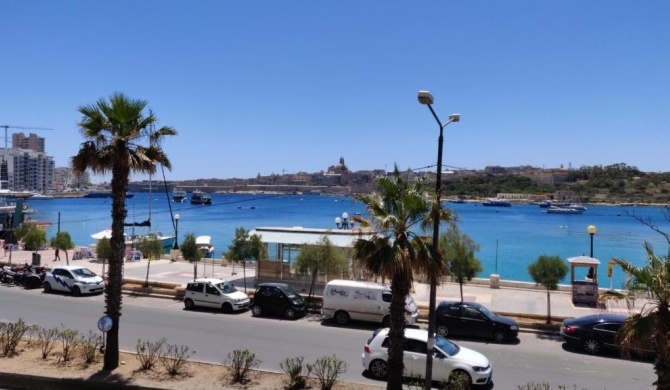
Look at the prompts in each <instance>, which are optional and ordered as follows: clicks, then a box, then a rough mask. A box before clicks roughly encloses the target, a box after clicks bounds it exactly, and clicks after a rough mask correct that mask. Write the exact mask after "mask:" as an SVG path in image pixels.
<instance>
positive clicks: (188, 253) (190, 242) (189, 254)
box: [179, 233, 202, 280]
mask: <svg viewBox="0 0 670 390" xmlns="http://www.w3.org/2000/svg"><path fill="white" fill-rule="evenodd" d="M179 250H180V251H181V256H182V257H183V258H184V259H186V260H188V261H189V262H190V263H193V280H196V279H198V262H199V261H200V259H201V258H202V253H201V252H200V249H198V246H197V245H196V244H195V235H194V234H193V233H187V234H186V236H185V237H184V242H182V243H181V245H179Z"/></svg>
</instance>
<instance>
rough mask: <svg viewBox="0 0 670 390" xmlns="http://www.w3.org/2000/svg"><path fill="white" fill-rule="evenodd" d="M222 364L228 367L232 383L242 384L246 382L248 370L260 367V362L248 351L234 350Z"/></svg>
mask: <svg viewBox="0 0 670 390" xmlns="http://www.w3.org/2000/svg"><path fill="white" fill-rule="evenodd" d="M223 364H224V365H225V366H226V367H228V369H229V370H230V373H231V374H232V376H233V382H235V383H244V382H246V381H247V374H248V373H249V370H251V369H253V368H256V367H258V366H260V364H261V360H259V359H257V358H256V355H255V354H253V353H251V352H250V351H249V350H248V349H245V350H239V349H236V350H234V351H233V352H230V353H229V354H228V356H227V357H226V360H225V361H224V362H223Z"/></svg>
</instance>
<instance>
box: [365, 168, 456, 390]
mask: <svg viewBox="0 0 670 390" xmlns="http://www.w3.org/2000/svg"><path fill="white" fill-rule="evenodd" d="M375 184H376V187H377V190H376V191H375V192H373V193H372V194H364V195H356V199H358V200H359V201H361V202H362V203H363V204H364V205H365V208H366V210H367V211H368V213H369V215H370V217H369V219H366V218H362V217H359V216H355V217H354V218H353V220H354V221H355V222H358V223H359V224H360V228H361V229H370V228H373V229H374V230H375V232H376V234H375V235H374V236H373V237H372V238H370V239H369V240H366V239H358V240H356V241H355V242H354V247H353V259H354V261H355V262H356V263H357V264H358V265H360V266H361V268H362V269H363V270H364V271H365V272H366V274H368V276H375V277H377V276H381V277H382V278H388V279H389V280H390V281H391V291H392V293H391V308H390V317H391V319H390V323H389V325H390V329H389V348H388V365H389V367H388V368H389V370H388V372H389V375H388V378H387V385H386V388H387V389H398V390H399V389H402V383H403V381H402V376H403V340H404V332H405V297H406V296H407V294H408V293H409V292H410V291H411V288H412V284H413V281H414V279H413V275H414V274H415V273H419V274H425V275H430V276H435V277H436V278H438V279H439V278H441V277H442V276H443V275H445V273H446V266H445V264H444V262H442V261H440V258H439V253H437V250H434V249H433V248H432V245H430V242H431V240H432V237H427V236H421V235H418V234H416V233H415V232H414V229H419V230H428V229H430V228H431V227H432V226H433V215H439V219H440V220H441V221H451V220H452V215H451V213H450V212H449V211H448V210H445V209H442V207H441V206H440V207H439V209H437V210H435V209H433V207H434V205H435V204H436V203H437V205H439V202H435V201H434V200H431V199H430V196H428V195H427V194H426V193H425V192H424V190H423V187H422V185H423V184H422V182H421V181H417V182H415V183H414V184H413V185H412V186H410V185H409V184H408V183H406V182H404V181H403V180H402V179H401V177H400V172H399V171H398V167H397V166H396V167H395V169H394V173H393V176H391V177H381V178H379V179H377V180H376V182H375ZM434 211H436V212H437V214H436V213H434Z"/></svg>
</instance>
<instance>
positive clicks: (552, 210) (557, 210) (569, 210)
mask: <svg viewBox="0 0 670 390" xmlns="http://www.w3.org/2000/svg"><path fill="white" fill-rule="evenodd" d="M584 211H586V207H584V206H579V208H574V207H558V206H550V207H549V208H547V214H583V213H584Z"/></svg>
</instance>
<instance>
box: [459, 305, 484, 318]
mask: <svg viewBox="0 0 670 390" xmlns="http://www.w3.org/2000/svg"><path fill="white" fill-rule="evenodd" d="M463 317H465V318H472V319H476V320H481V319H483V318H484V315H483V314H482V313H481V312H479V310H477V309H473V308H471V307H464V308H463Z"/></svg>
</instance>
